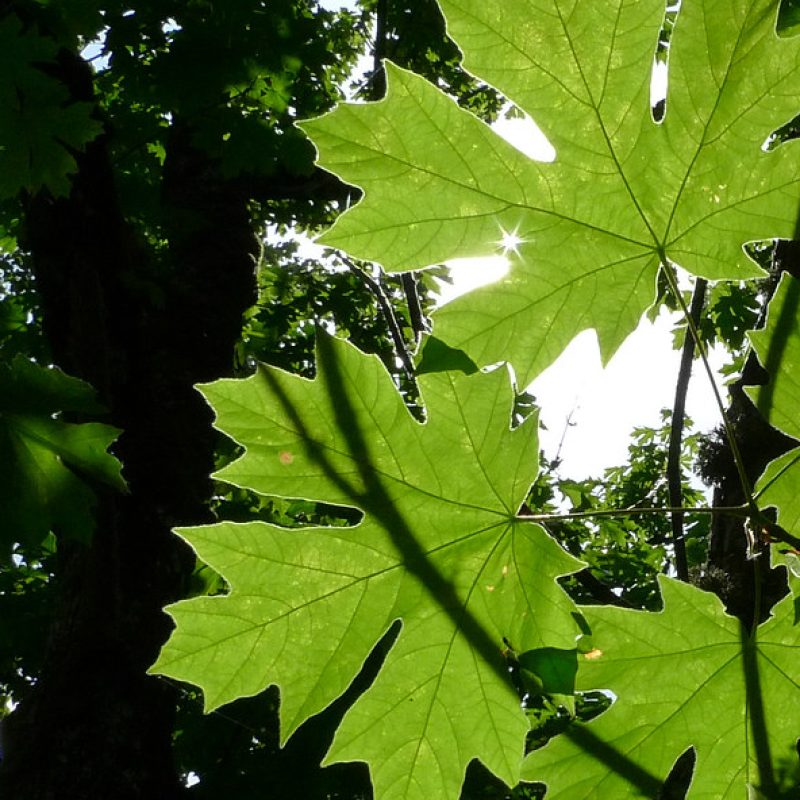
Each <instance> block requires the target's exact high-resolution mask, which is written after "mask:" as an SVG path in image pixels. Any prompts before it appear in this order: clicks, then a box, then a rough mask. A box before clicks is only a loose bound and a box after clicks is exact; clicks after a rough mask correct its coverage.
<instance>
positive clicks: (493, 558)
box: [153, 337, 580, 800]
mask: <svg viewBox="0 0 800 800" xmlns="http://www.w3.org/2000/svg"><path fill="white" fill-rule="evenodd" d="M318 364H319V373H318V376H317V378H316V379H315V380H314V381H308V380H305V379H303V378H300V377H297V376H293V375H289V374H287V373H284V372H282V371H280V370H278V369H274V368H271V367H262V368H261V369H260V370H259V372H258V373H257V374H256V375H254V376H253V377H252V378H249V379H247V380H245V381H231V380H222V381H218V382H216V383H213V384H208V385H206V386H204V387H203V392H204V394H205V395H206V397H207V398H208V399H209V401H210V402H211V404H212V405H213V406H214V408H215V410H216V412H217V415H218V417H217V425H218V426H219V428H220V429H221V430H223V431H224V432H225V433H227V434H228V435H230V436H232V437H233V438H234V439H235V440H236V441H237V442H238V443H239V444H241V445H243V446H244V447H245V448H246V452H245V454H244V455H243V456H242V457H241V458H240V459H239V460H238V461H236V462H234V463H233V464H231V465H230V466H228V467H227V468H225V469H223V470H222V472H221V473H220V474H219V477H220V478H222V479H224V480H226V481H228V482H231V483H234V484H236V485H239V486H246V487H249V488H251V489H254V490H256V491H259V492H263V493H267V492H270V493H277V494H280V495H284V496H290V497H298V496H302V497H306V498H313V499H319V500H325V501H328V502H333V503H337V504H347V505H351V506H356V507H358V508H360V509H362V510H363V511H364V519H363V521H362V522H361V524H360V525H358V526H356V527H353V528H328V529H325V528H310V529H304V530H286V529H281V528H278V527H275V526H271V525H268V524H266V523H258V522H256V523H247V524H234V523H220V524H217V525H212V526H208V527H200V528H192V529H184V530H182V531H181V535H182V536H183V537H184V538H185V539H186V540H187V541H188V542H189V543H190V544H191V545H192V546H193V547H194V548H195V550H196V551H197V553H198V555H199V556H200V558H201V559H203V561H205V562H207V563H208V564H209V565H210V566H212V567H213V568H214V569H215V570H217V571H218V572H220V573H221V574H222V575H223V576H224V577H225V578H226V580H227V581H228V582H229V584H230V587H231V591H230V594H229V595H228V596H224V597H203V598H195V599H192V600H189V601H186V602H183V603H179V604H177V605H174V606H172V607H171V608H170V614H171V615H172V616H173V617H174V618H175V621H176V623H177V629H176V631H175V633H174V634H173V636H172V638H171V639H170V641H169V642H168V643H167V645H166V646H165V648H164V650H163V651H162V654H161V656H160V658H159V660H158V662H157V663H156V665H155V666H154V667H153V670H154V671H156V672H160V673H163V674H167V675H170V676H172V677H175V678H179V679H182V680H187V681H191V682H192V683H195V684H197V685H198V686H201V687H202V688H203V691H204V693H205V699H206V706H207V708H215V707H217V706H219V705H221V704H223V703H226V702H228V701H230V700H233V699H234V698H237V697H241V696H244V695H252V694H255V693H257V692H259V691H261V690H262V689H264V688H265V687H266V686H268V685H270V684H276V685H278V686H279V687H280V689H281V717H282V723H283V731H282V736H283V738H284V739H285V738H286V737H287V736H289V735H290V734H291V733H292V732H293V731H294V730H295V729H296V728H297V727H298V726H299V725H300V724H301V723H302V722H303V721H304V720H305V719H307V718H308V717H309V716H311V715H312V714H314V713H316V712H318V711H319V710H320V709H322V708H324V707H325V706H326V705H327V704H329V703H330V702H331V701H332V700H333V699H334V698H335V697H337V696H338V695H339V694H340V693H341V692H342V691H344V689H345V688H346V687H347V685H348V684H349V683H350V681H351V680H352V679H353V677H354V676H355V674H356V673H357V671H358V669H359V668H360V666H361V664H362V663H363V661H364V659H365V657H366V656H367V654H368V653H369V651H370V650H371V648H372V647H373V646H374V645H375V643H376V642H377V641H378V639H379V638H380V637H381V636H382V635H383V634H384V633H385V632H386V631H387V629H388V628H389V627H390V626H391V624H392V623H393V621H395V620H401V621H402V630H401V632H400V634H399V638H398V640H397V642H396V643H395V645H394V646H393V647H392V649H391V651H390V652H389V655H388V657H387V659H386V662H385V664H384V666H383V668H382V670H381V672H380V674H379V675H378V678H377V680H376V682H375V684H374V685H373V686H372V688H370V689H369V690H368V691H367V693H366V694H365V695H363V696H362V697H361V698H360V699H359V700H358V701H357V703H356V705H355V706H354V707H353V709H352V710H351V711H350V712H349V713H348V715H347V716H346V717H345V721H344V723H343V725H342V726H341V727H340V728H339V730H338V732H337V734H336V738H335V741H334V744H333V747H332V751H331V752H330V754H329V759H330V760H346V761H350V760H363V761H366V762H368V763H369V765H370V769H371V772H372V777H373V782H374V785H375V793H376V797H378V798H381V800H387V798H409V800H410V799H411V798H415V799H418V800H423V798H431V797H437V798H454V797H456V796H457V793H458V788H459V786H460V784H461V782H462V780H463V776H464V771H465V769H466V766H467V764H468V763H469V761H470V760H471V759H473V758H480V759H481V760H482V761H483V762H484V764H486V766H487V767H488V768H489V769H490V770H492V771H493V772H494V773H495V774H497V775H498V776H500V777H501V778H502V779H503V780H505V781H507V782H509V783H510V784H512V785H513V784H514V783H516V781H517V779H518V774H517V773H518V769H519V765H520V760H521V757H522V754H523V745H524V740H525V732H526V729H527V724H526V720H525V716H524V714H523V713H522V711H521V709H520V706H519V699H518V697H517V696H516V694H515V693H514V690H513V688H512V684H511V682H510V680H509V677H508V674H507V668H506V664H505V661H504V657H503V650H504V649H505V644H504V639H506V640H508V641H509V642H511V643H512V645H513V647H514V648H515V649H516V650H517V651H518V652H522V651H525V650H531V649H535V648H539V647H543V646H551V647H558V648H561V649H564V650H569V649H574V645H575V632H576V631H575V626H574V623H573V621H572V618H571V613H570V612H571V608H572V606H571V603H570V602H569V600H568V599H567V597H566V595H565V594H563V592H562V591H561V589H560V588H559V587H558V585H557V584H556V582H555V578H556V577H557V576H559V575H563V574H566V573H570V572H573V571H575V570H576V569H578V568H579V566H580V565H579V562H577V561H575V560H574V559H573V558H572V557H571V556H568V555H567V554H566V553H564V551H562V550H561V549H560V548H559V547H558V546H557V545H556V544H555V543H554V542H553V541H552V540H551V539H550V538H549V537H548V536H547V535H546V534H545V532H544V531H543V530H542V529H541V528H540V527H539V526H537V525H534V524H531V523H527V522H524V521H522V520H520V519H518V518H517V517H516V514H517V511H518V509H519V507H520V504H521V503H522V501H523V500H524V498H525V496H526V493H527V491H528V488H529V485H530V483H531V480H532V479H533V478H534V477H535V475H536V472H537V455H538V448H537V430H536V423H535V420H529V421H528V422H526V423H525V424H523V425H521V426H520V427H519V428H517V429H515V430H511V429H510V425H509V421H510V415H511V409H512V403H513V393H512V389H511V384H510V381H509V378H508V374H507V372H506V370H504V369H501V370H497V371H495V372H493V373H491V374H475V375H472V376H464V375H461V374H456V373H441V374H436V375H427V376H423V378H422V379H421V380H420V385H421V389H422V394H423V398H424V401H425V409H426V413H427V422H426V423H425V424H420V423H419V422H417V421H416V420H414V419H413V418H412V417H411V415H410V414H409V413H408V411H407V409H406V408H405V406H404V405H403V403H402V401H401V399H400V395H399V394H398V393H397V392H396V391H395V390H394V388H393V386H392V383H391V379H390V378H389V376H388V374H387V373H386V372H385V370H384V368H383V367H382V366H381V364H380V362H379V361H378V359H377V358H375V357H366V356H364V355H362V354H359V353H358V351H356V350H355V348H353V347H352V346H350V345H347V344H344V343H341V342H339V341H337V340H328V339H327V338H325V337H324V338H322V340H321V341H320V343H319V346H318Z"/></svg>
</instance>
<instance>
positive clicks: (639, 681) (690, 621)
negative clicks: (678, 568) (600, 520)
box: [523, 576, 800, 800]
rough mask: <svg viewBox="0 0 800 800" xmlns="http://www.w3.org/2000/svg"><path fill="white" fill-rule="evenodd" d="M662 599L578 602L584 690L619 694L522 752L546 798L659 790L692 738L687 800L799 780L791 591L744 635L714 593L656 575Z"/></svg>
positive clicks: (766, 790) (719, 798)
mask: <svg viewBox="0 0 800 800" xmlns="http://www.w3.org/2000/svg"><path fill="white" fill-rule="evenodd" d="M660 584H661V591H662V595H663V599H664V610H663V611H661V612H659V613H655V614H654V613H648V612H640V611H630V610H626V609H619V608H612V607H603V608H599V607H586V608H584V609H583V611H584V613H585V614H586V617H587V619H588V621H589V624H590V625H591V628H592V641H593V643H594V644H595V649H594V650H592V651H591V652H590V653H588V654H587V656H585V657H583V659H582V664H581V666H580V669H579V673H578V687H579V688H581V689H605V690H608V691H611V692H613V693H614V695H615V696H616V701H615V702H614V704H613V705H612V707H611V708H610V709H609V710H608V711H606V712H605V713H604V714H602V715H601V716H600V717H599V718H598V719H596V720H594V721H593V722H591V723H589V724H588V725H582V724H580V723H575V724H573V726H572V729H571V732H570V733H569V734H568V735H564V736H559V737H557V738H556V739H554V740H552V741H551V742H550V743H549V744H548V745H547V746H546V747H545V748H544V749H542V750H539V751H535V752H533V753H532V754H531V755H530V756H528V758H527V759H526V763H525V767H524V769H523V774H524V776H525V777H526V778H527V779H529V780H542V781H545V782H546V783H547V784H548V786H549V791H548V794H547V798H548V800H550V799H551V798H552V800H558V799H559V798H563V800H589V799H590V798H592V799H593V800H594V799H596V800H601V798H602V800H606V798H614V800H626V799H627V798H636V797H648V798H652V797H655V796H657V792H658V789H659V786H660V785H661V783H662V781H663V780H664V779H665V778H666V777H667V774H668V773H669V771H670V769H671V767H672V764H673V762H674V761H675V759H676V758H677V757H678V756H679V755H680V754H681V753H682V752H683V751H684V750H686V749H687V748H689V747H694V749H695V752H696V758H697V761H696V765H695V770H694V776H693V779H692V784H691V788H690V790H689V793H688V795H687V800H699V798H705V799H706V800H712V798H713V800H725V798H737V800H738V799H739V798H743V797H746V796H748V795H747V788H746V787H747V786H748V785H751V786H753V787H754V788H756V789H758V790H759V791H761V792H763V795H764V796H765V797H769V798H777V797H778V796H781V797H790V796H791V797H794V796H795V794H791V795H788V794H787V795H779V791H781V790H785V789H788V788H792V787H794V788H795V789H796V787H797V785H798V784H797V780H798V777H800V776H799V775H798V764H797V751H796V749H795V742H796V740H797V720H798V718H800V664H798V659H797V652H798V651H797V648H798V646H800V626H797V625H795V614H794V604H793V598H792V597H787V598H785V599H784V600H783V601H781V603H779V604H778V605H777V606H776V607H775V609H774V618H773V619H771V620H769V621H768V622H766V623H765V624H763V625H762V626H761V627H760V628H759V630H758V637H757V639H753V638H751V637H749V636H748V635H747V633H746V632H744V631H743V630H742V628H741V625H740V623H739V621H738V620H736V619H734V618H733V617H729V616H728V615H727V614H725V612H724V611H723V608H722V604H721V603H720V601H719V600H718V599H717V598H716V597H715V596H714V595H711V594H707V593H705V592H702V591H700V590H699V589H696V588H695V587H693V586H691V585H688V584H683V583H680V582H678V581H674V580H671V579H669V578H665V577H663V576H662V577H661V579H660Z"/></svg>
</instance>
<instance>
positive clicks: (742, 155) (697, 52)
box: [303, 0, 800, 385]
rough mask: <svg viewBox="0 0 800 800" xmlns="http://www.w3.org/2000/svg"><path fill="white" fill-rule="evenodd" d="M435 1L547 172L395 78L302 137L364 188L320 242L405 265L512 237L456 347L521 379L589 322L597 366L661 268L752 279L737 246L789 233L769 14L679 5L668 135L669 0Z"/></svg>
mask: <svg viewBox="0 0 800 800" xmlns="http://www.w3.org/2000/svg"><path fill="white" fill-rule="evenodd" d="M441 5H442V8H443V10H444V13H445V16H446V18H447V21H448V30H449V33H450V34H451V35H452V36H453V37H454V38H455V40H456V41H457V42H458V43H459V45H460V46H461V48H462V49H463V51H464V56H465V64H466V66H467V67H468V68H469V69H470V70H471V71H472V72H473V73H474V74H475V75H477V76H478V77H479V78H481V79H483V80H485V81H487V82H488V83H489V84H491V85H493V86H495V87H497V88H498V89H500V90H501V91H502V92H504V93H505V94H506V96H507V97H509V98H510V99H511V100H513V101H514V103H516V104H517V105H518V106H519V107H520V108H522V109H523V110H524V111H527V112H528V113H530V114H531V116H532V117H533V118H534V120H535V121H536V122H537V124H538V125H539V126H540V127H541V128H542V129H543V131H544V132H545V134H546V135H547V136H548V138H549V140H550V141H551V142H552V144H553V145H554V147H555V150H556V154H557V155H556V160H555V162H554V163H540V162H537V161H534V160H532V159H530V158H528V157H527V156H524V155H522V153H520V152H519V151H518V150H516V149H515V148H514V147H512V146H511V145H510V144H508V143H506V142H505V141H503V140H502V139H500V138H499V137H498V136H496V135H495V134H494V133H493V132H492V131H491V130H490V129H489V128H488V127H487V126H486V125H484V124H483V123H482V122H480V121H478V120H477V119H476V118H474V117H472V116H471V115H470V114H469V113H467V112H466V111H462V110H460V109H459V108H458V107H457V106H456V104H455V103H454V102H452V100H450V99H448V98H447V97H445V96H444V95H443V94H442V93H441V92H439V91H438V89H436V88H434V87H433V86H432V85H430V84H428V83H427V82H425V81H424V80H422V79H421V78H418V77H416V76H414V75H412V74H410V73H407V72H405V71H403V70H401V69H399V68H397V67H394V66H392V65H388V78H389V90H388V96H387V98H386V99H385V100H383V101H381V102H379V103H374V104H366V105H343V106H340V107H339V108H338V109H336V110H335V111H333V112H332V113H330V114H328V115H326V116H323V117H321V118H319V119H317V120H313V121H311V122H307V123H304V124H303V128H304V130H306V131H307V132H308V133H309V134H310V135H311V137H312V139H313V140H314V142H315V144H316V145H317V147H318V150H319V160H320V163H321V165H322V166H323V167H325V168H326V169H328V170H330V171H332V172H335V173H336V174H338V175H340V176H341V177H342V178H343V179H344V180H346V181H348V182H350V183H353V184H356V185H358V186H360V187H362V188H363V189H364V190H365V193H366V194H365V197H364V199H363V200H362V201H361V202H360V203H359V204H358V205H357V206H356V207H355V208H353V209H352V210H350V211H349V212H347V213H345V214H344V215H342V216H341V217H340V218H339V220H338V221H337V223H336V225H334V227H333V228H332V229H331V230H330V231H329V232H327V233H326V234H325V235H324V236H323V237H322V241H323V242H324V243H325V244H328V245H331V246H334V247H340V248H342V249H346V250H348V251H349V252H351V253H352V254H353V255H355V256H358V257H361V258H366V259H373V260H375V261H379V262H381V263H382V264H383V265H384V266H385V267H386V268H387V270H389V271H403V270H409V269H417V268H420V267H424V266H427V265H429V264H434V263H438V262H441V261H443V260H446V259H450V258H455V257H459V256H476V255H493V254H497V253H499V252H502V251H503V249H504V247H505V246H507V245H508V238H507V237H506V234H513V235H514V237H515V238H516V239H518V240H519V242H520V243H519V245H518V246H517V247H516V248H515V249H513V250H510V251H509V252H508V253H507V256H508V258H509V260H510V262H511V270H510V273H509V274H508V276H507V277H505V278H503V279H502V280H500V281H499V282H498V283H496V284H495V285H492V286H489V287H486V288H482V289H479V290H477V291H476V292H473V293H471V294H470V295H468V296H466V297H463V298H460V299H457V300H456V301H454V302H453V303H450V304H448V305H447V306H445V307H444V308H443V309H442V310H441V311H440V312H439V313H438V314H437V318H436V333H437V336H439V337H440V338H441V339H443V340H444V341H446V342H447V344H449V345H450V346H451V347H454V348H457V349H462V350H464V351H466V353H467V355H468V356H470V358H472V359H473V360H474V361H475V362H477V363H478V364H487V363H494V362H497V361H500V360H504V359H508V360H510V361H511V362H512V363H513V364H514V366H515V369H516V371H517V375H518V377H519V379H520V385H525V384H526V383H527V382H528V381H529V380H530V379H531V378H532V377H534V376H535V375H536V374H538V372H540V371H541V369H542V368H544V367H545V366H547V364H549V363H550V362H551V361H552V360H553V359H554V358H555V357H556V356H557V355H558V354H559V353H560V352H561V350H562V349H563V348H564V346H565V345H566V344H567V342H569V341H570V339H572V338H573V337H574V336H575V335H576V334H577V333H578V332H579V331H581V330H583V329H585V328H595V329H596V330H597V333H598V337H599V341H600V346H601V351H602V353H603V355H604V357H608V356H609V355H610V354H611V353H612V352H613V351H614V350H615V349H616V347H617V346H618V345H619V344H620V343H621V341H622V340H623V339H624V338H625V336H627V334H628V333H630V332H631V331H632V330H633V328H634V327H635V325H636V323H637V321H638V319H639V318H640V316H641V314H642V312H643V311H644V310H645V309H646V308H647V306H648V305H649V304H650V303H651V302H652V300H653V297H654V294H655V278H656V273H657V270H658V267H659V264H662V263H666V262H667V261H669V262H673V263H677V264H679V265H680V266H682V267H685V268H686V269H687V270H689V271H690V272H693V273H694V274H696V275H702V276H705V277H707V278H712V279H723V278H728V279H742V278H746V277H752V276H756V275H759V274H761V271H760V269H759V268H758V267H757V266H756V265H755V264H754V263H752V262H751V261H749V260H748V258H747V257H746V256H745V254H744V252H743V250H742V244H743V242H745V241H748V240H754V239H763V238H768V237H790V236H791V235H792V233H793V231H794V225H795V217H796V209H797V207H798V200H799V199H800V186H799V184H798V181H799V180H800V179H798V177H797V176H798V175H800V170H798V166H799V165H798V150H797V147H796V146H795V145H794V144H788V145H783V146H781V147H778V148H776V149H774V150H773V151H771V152H768V151H766V150H765V149H763V148H762V145H763V144H764V143H765V141H766V140H767V138H768V137H769V136H770V134H771V132H772V131H774V130H775V129H776V128H777V127H779V126H780V125H782V124H783V123H784V122H786V121H787V120H789V119H791V118H792V117H793V116H794V115H795V114H796V113H797V110H798V105H799V104H798V100H797V96H796V86H797V83H798V78H799V77H800V75H799V74H798V73H799V70H800V42H799V41H798V39H779V38H778V37H777V35H776V33H775V24H776V18H777V6H778V4H777V3H776V2H774V0H725V1H724V2H723V0H704V1H703V2H696V1H694V2H689V1H688V0H687V2H685V3H684V4H683V6H682V8H681V10H680V15H679V18H678V21H677V24H676V27H675V31H674V33H673V35H672V38H671V45H670V60H669V71H670V77H669V89H668V94H667V101H666V117H665V119H664V121H663V122H662V123H661V124H656V123H655V122H654V121H653V118H652V114H651V109H650V78H651V71H652V67H653V57H654V52H655V46H656V41H657V38H658V33H659V29H660V27H661V25H662V21H663V17H664V2H663V0H637V2H632V1H631V0H610V2H602V3H598V2H596V0H505V1H504V2H495V3H487V2H485V0H442V3H441ZM745 165H746V166H745ZM504 242H505V244H504Z"/></svg>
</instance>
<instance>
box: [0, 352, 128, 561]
mask: <svg viewBox="0 0 800 800" xmlns="http://www.w3.org/2000/svg"><path fill="white" fill-rule="evenodd" d="M101 408H102V407H101V406H100V405H99V404H98V403H97V401H96V400H95V396H94V391H93V389H92V388H91V386H89V385H88V384H85V383H83V382H82V381H79V380H77V379H76V378H71V377H69V376H67V375H65V374H64V373H63V372H61V371H60V370H57V369H45V368H44V367H40V366H38V365H36V364H33V363H31V362H30V361H27V360H26V359H24V358H22V357H17V358H16V359H15V360H14V361H13V362H12V363H11V364H4V365H2V366H0V507H2V509H3V525H2V533H0V548H2V550H4V551H5V553H3V556H5V555H7V553H8V552H10V549H11V546H12V544H13V543H15V542H30V543H38V542H40V541H42V540H43V539H44V538H45V537H46V536H47V534H48V533H49V532H50V531H54V532H56V533H59V534H65V535H67V536H70V537H73V538H75V539H80V540H83V541H86V540H87V539H88V538H89V536H90V535H91V532H92V530H93V529H94V519H93V516H92V508H93V507H94V504H95V501H94V494H93V492H92V490H91V489H90V488H89V486H88V485H87V484H86V483H85V482H84V480H82V477H81V476H86V477H90V478H92V479H94V480H97V481H100V482H102V483H104V484H106V485H108V486H111V487H113V488H115V489H117V490H119V491H125V488H126V487H125V482H124V481H123V479H122V476H121V474H120V464H119V462H118V461H117V460H116V459H115V458H114V457H113V456H111V455H109V453H108V452H107V450H108V448H109V447H110V445H111V443H112V442H113V441H114V439H116V437H117V436H118V435H119V430H118V429H116V428H112V427H110V426H108V425H101V424H99V423H94V422H89V423H83V424H72V423H67V422H64V421H62V420H61V419H59V418H58V414H59V413H60V412H65V411H68V412H73V413H80V414H94V413H97V412H98V411H99V410H100V409H101Z"/></svg>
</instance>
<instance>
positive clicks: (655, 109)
mask: <svg viewBox="0 0 800 800" xmlns="http://www.w3.org/2000/svg"><path fill="white" fill-rule="evenodd" d="M680 7H681V0H677V2H675V1H674V0H667V5H666V8H665V9H664V21H663V22H662V23H661V30H660V31H659V32H658V41H657V42H656V51H655V53H654V55H653V70H652V72H651V74H650V110H651V112H652V115H653V121H654V122H657V123H661V122H662V121H663V120H664V117H665V116H666V113H667V84H668V73H669V47H670V39H671V38H672V31H673V30H674V29H675V22H676V20H677V19H678V12H679V11H680Z"/></svg>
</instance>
